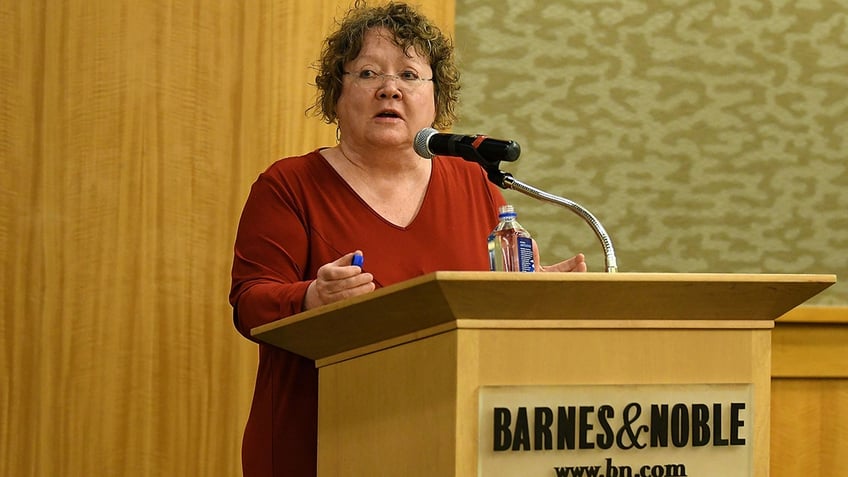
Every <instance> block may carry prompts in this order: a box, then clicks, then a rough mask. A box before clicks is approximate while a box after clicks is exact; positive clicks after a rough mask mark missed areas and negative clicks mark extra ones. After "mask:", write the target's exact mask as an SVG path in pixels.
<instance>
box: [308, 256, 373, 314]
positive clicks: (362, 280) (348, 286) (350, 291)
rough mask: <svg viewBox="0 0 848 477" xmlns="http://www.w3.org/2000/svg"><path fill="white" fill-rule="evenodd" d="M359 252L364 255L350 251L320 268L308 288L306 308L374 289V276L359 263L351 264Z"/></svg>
mask: <svg viewBox="0 0 848 477" xmlns="http://www.w3.org/2000/svg"><path fill="white" fill-rule="evenodd" d="M357 254H358V255H362V252H360V251H359V250H357V251H355V252H351V253H348V254H346V255H343V256H342V257H341V258H339V259H338V260H336V261H334V262H330V263H326V264H324V265H322V266H321V268H319V269H318V276H317V277H316V278H315V280H313V281H312V283H310V284H309V287H308V288H307V289H306V297H304V299H303V309H304V310H308V309H310V308H316V307H319V306H321V305H326V304H328V303H333V302H334V301H339V300H343V299H345V298H350V297H352V296H357V295H364V294H366V293H370V292H372V291H374V289H375V288H376V286H375V285H374V276H373V275H371V274H370V273H368V272H363V271H362V268H360V267H359V266H357V265H351V260H353V256H354V255H357Z"/></svg>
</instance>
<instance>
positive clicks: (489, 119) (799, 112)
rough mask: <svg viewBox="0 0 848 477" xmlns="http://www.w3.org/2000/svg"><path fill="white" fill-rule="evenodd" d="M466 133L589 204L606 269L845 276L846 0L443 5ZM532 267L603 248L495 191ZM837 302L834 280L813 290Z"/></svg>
mask: <svg viewBox="0 0 848 477" xmlns="http://www.w3.org/2000/svg"><path fill="white" fill-rule="evenodd" d="M456 12H457V14H456V39H457V45H458V46H459V53H460V59H461V62H462V66H463V68H462V69H463V79H464V87H463V90H462V93H463V98H462V102H461V104H460V108H459V113H460V117H461V120H460V123H459V124H457V125H456V127H455V129H456V130H457V131H459V132H462V133H469V134H470V133H478V132H479V133H486V134H489V135H491V136H494V137H504V138H509V139H515V140H517V141H518V142H519V144H521V148H522V155H521V158H520V159H519V161H518V162H517V163H514V164H504V165H503V168H504V169H505V170H508V171H510V172H513V173H514V174H515V176H516V177H517V178H518V179H521V180H523V181H525V182H527V183H529V184H531V185H534V186H537V187H539V188H541V189H544V190H546V191H548V192H551V193H553V194H557V195H561V196H565V197H568V198H569V199H572V200H574V201H576V202H578V203H580V204H582V205H584V206H586V207H587V208H589V209H590V210H591V211H592V212H593V213H594V214H595V215H596V216H597V217H598V218H599V219H600V220H601V222H603V224H604V226H605V228H606V229H607V231H608V232H609V233H610V235H611V237H612V240H613V243H614V244H615V247H616V252H617V255H618V265H619V270H620V271H626V272H654V271H657V272H727V273H733V272H751V273H761V272H767V273H835V274H837V275H839V276H840V277H841V278H845V277H848V139H846V138H848V99H846V98H848V95H846V91H848V43H846V40H845V30H846V24H848V7H846V4H845V2H844V1H839V0H822V1H815V2H785V1H772V0H755V1H741V0H731V1H726V2H698V1H688V2H687V1H683V2H657V1H652V0H635V1H623V0H622V1H612V2H591V1H576V0H536V1H532V2H529V1H527V2H517V1H511V0H457V4H456ZM506 196H507V198H508V200H509V201H510V202H513V203H514V205H515V206H516V210H517V212H518V214H519V220H520V221H521V223H522V225H524V226H525V227H527V228H528V229H529V230H530V232H531V233H532V234H534V236H535V237H536V238H537V240H538V241H539V244H540V247H541V250H542V261H543V263H545V264H547V263H552V262H554V261H557V259H562V258H566V257H570V256H571V255H573V254H574V253H575V252H578V251H582V252H585V253H586V254H587V258H588V262H589V268H590V270H594V271H601V270H603V264H604V260H603V254H602V253H601V246H600V244H599V243H598V241H597V239H596V238H595V237H594V235H593V234H592V232H591V230H590V229H589V227H588V226H587V225H585V224H583V223H582V221H581V220H580V219H579V218H578V217H577V216H576V215H573V214H572V213H571V212H569V211H567V210H565V209H558V208H556V206H554V205H550V204H547V203H543V202H538V201H535V200H534V199H531V198H529V197H526V196H524V195H521V194H520V193H517V192H513V191H507V192H506ZM815 302H816V303H817V304H822V305H825V304H826V305H845V304H848V282H847V281H846V280H842V282H841V283H838V284H837V285H836V286H834V287H832V288H831V289H830V290H828V291H826V292H825V293H823V294H822V295H821V296H819V297H816V298H815Z"/></svg>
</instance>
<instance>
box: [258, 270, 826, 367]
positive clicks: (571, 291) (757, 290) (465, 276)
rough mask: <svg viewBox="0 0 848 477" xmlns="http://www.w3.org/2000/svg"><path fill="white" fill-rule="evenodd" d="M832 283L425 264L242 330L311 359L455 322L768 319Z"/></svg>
mask: <svg viewBox="0 0 848 477" xmlns="http://www.w3.org/2000/svg"><path fill="white" fill-rule="evenodd" d="M835 282H836V276H835V275H807V274H719V273H504V272H434V273H430V274H428V275H423V276H421V277H417V278H414V279H411V280H407V281H404V282H401V283H396V284H394V285H391V286H388V287H384V288H381V289H378V290H376V291H374V292H372V293H369V294H366V295H361V296H358V297H354V298H351V299H348V300H343V301H340V302H336V303H332V304H329V305H326V306H322V307H319V308H315V309H312V310H307V311H305V312H303V313H299V314H297V315H294V316H290V317H287V318H283V319H281V320H278V321H275V322H273V323H269V324H266V325H263V326H260V327H257V328H254V329H253V330H252V331H251V333H252V335H253V336H254V337H256V338H257V339H258V340H260V341H263V342H266V343H269V344H272V345H274V346H278V347H280V348H283V349H286V350H289V351H291V352H294V353H297V354H299V355H302V356H306V357H307V358H311V359H314V360H318V359H322V358H326V357H329V356H333V355H336V354H339V353H342V352H346V351H350V350H353V349H356V348H360V347H363V346H367V345H369V344H373V343H376V342H379V341H384V340H389V339H393V338H398V337H401V336H405V335H409V334H412V333H416V332H419V331H422V330H425V329H428V328H433V327H437V326H440V325H450V324H451V323H453V324H455V328H461V327H462V325H461V322H475V321H478V322H482V321H486V322H491V321H493V320H495V321H498V322H499V323H501V325H503V323H507V325H509V323H515V325H516V327H521V326H519V325H521V324H522V322H527V321H541V322H543V323H544V322H551V323H554V322H562V321H576V320H595V321H604V320H614V321H643V320H644V321H648V320H650V321H665V320H684V321H689V320H695V321H697V320H701V321H716V320H717V321H725V320H748V321H750V320H774V319H776V318H778V317H780V316H781V315H783V314H784V313H786V312H787V311H789V310H791V309H792V308H794V307H796V306H797V305H800V304H801V303H803V302H804V301H806V300H808V299H809V298H811V297H812V296H814V295H816V294H818V293H819V292H821V291H822V290H824V289H825V288H827V287H829V286H830V285H832V284H834V283H835ZM469 320H470V321H469Z"/></svg>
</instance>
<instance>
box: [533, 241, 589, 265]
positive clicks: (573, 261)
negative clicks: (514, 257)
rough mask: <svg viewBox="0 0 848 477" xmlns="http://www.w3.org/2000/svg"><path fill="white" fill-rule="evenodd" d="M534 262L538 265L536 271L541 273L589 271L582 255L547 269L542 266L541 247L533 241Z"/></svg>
mask: <svg viewBox="0 0 848 477" xmlns="http://www.w3.org/2000/svg"><path fill="white" fill-rule="evenodd" d="M533 261H534V262H535V263H536V271H539V272H585V271H586V270H587V267H586V257H585V256H583V254H582V253H578V254H577V255H575V256H573V257H571V258H569V259H568V260H563V261H561V262H559V263H555V264H553V265H548V266H547V267H544V266H542V264H541V260H540V258H539V247H538V246H537V245H536V241H535V240H533Z"/></svg>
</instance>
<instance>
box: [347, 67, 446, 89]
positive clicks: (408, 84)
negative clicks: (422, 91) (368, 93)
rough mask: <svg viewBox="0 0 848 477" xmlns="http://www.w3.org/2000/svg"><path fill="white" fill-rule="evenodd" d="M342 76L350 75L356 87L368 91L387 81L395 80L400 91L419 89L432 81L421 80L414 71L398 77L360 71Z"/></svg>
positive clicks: (403, 73) (431, 79)
mask: <svg viewBox="0 0 848 477" xmlns="http://www.w3.org/2000/svg"><path fill="white" fill-rule="evenodd" d="M344 74H346V75H350V77H351V78H353V82H354V84H356V85H357V86H360V87H362V88H368V89H377V88H379V87H380V86H383V84H384V83H385V82H386V80H387V79H393V80H395V82H397V84H398V85H400V89H402V90H415V89H418V88H420V87H421V85H423V84H424V83H427V82H428V81H433V78H422V77H420V76H418V73H416V72H414V71H404V72H402V73H401V74H398V75H390V74H388V73H377V72H376V71H374V70H362V71H360V72H358V73H351V72H350V71H345V72H344Z"/></svg>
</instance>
